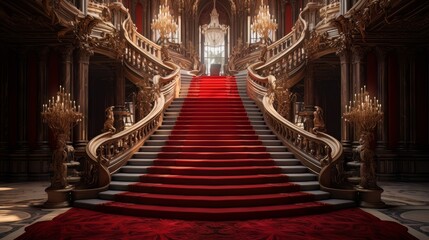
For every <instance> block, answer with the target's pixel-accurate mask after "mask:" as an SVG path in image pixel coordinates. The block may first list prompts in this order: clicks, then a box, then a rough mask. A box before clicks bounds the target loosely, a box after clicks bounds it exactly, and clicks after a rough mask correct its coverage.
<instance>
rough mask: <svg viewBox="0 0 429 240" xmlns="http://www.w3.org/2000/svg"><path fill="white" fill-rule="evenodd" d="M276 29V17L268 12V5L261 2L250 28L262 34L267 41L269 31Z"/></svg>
mask: <svg viewBox="0 0 429 240" xmlns="http://www.w3.org/2000/svg"><path fill="white" fill-rule="evenodd" d="M276 29H277V23H276V19H275V18H274V16H271V14H270V7H269V6H268V5H264V4H263V3H262V2H261V5H260V6H259V12H258V15H256V17H255V20H254V21H253V24H252V30H253V31H254V32H256V33H258V34H259V35H260V36H262V39H263V40H264V41H265V42H266V43H267V42H268V41H269V34H270V32H274V31H275V30H276Z"/></svg>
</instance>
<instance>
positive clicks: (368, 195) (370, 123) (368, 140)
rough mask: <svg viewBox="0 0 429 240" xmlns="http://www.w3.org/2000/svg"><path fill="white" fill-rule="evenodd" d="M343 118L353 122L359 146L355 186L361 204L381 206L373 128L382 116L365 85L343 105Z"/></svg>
mask: <svg viewBox="0 0 429 240" xmlns="http://www.w3.org/2000/svg"><path fill="white" fill-rule="evenodd" d="M343 117H344V120H345V121H346V122H350V123H353V124H355V126H356V127H357V132H358V134H359V133H360V137H359V144H360V145H359V146H357V147H356V149H354V152H356V154H357V156H359V158H360V162H361V164H360V183H359V185H358V186H357V188H358V190H359V191H360V192H361V195H360V196H361V201H362V202H361V205H362V206H368V207H381V206H384V203H383V202H382V201H381V192H382V191H383V190H382V189H381V188H380V187H378V186H377V183H376V174H375V169H376V167H375V160H374V156H375V135H374V130H375V127H376V126H377V124H378V123H379V122H380V121H381V119H382V118H383V112H382V110H381V104H380V103H379V102H378V100H377V99H376V98H375V97H374V98H371V97H370V96H369V93H368V92H367V91H366V86H364V87H363V88H361V89H360V91H359V92H358V93H355V94H354V97H353V102H352V101H350V102H349V105H346V106H345V112H344V114H343Z"/></svg>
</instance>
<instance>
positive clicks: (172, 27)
mask: <svg viewBox="0 0 429 240" xmlns="http://www.w3.org/2000/svg"><path fill="white" fill-rule="evenodd" d="M151 27H152V30H155V31H159V34H160V42H161V43H163V42H164V41H165V39H167V36H168V35H169V34H171V33H174V32H175V31H176V30H177V24H176V23H175V22H174V19H173V16H171V14H170V7H169V6H168V5H167V0H166V1H165V3H164V4H161V5H159V13H158V16H157V17H156V18H155V19H153V20H152V24H151Z"/></svg>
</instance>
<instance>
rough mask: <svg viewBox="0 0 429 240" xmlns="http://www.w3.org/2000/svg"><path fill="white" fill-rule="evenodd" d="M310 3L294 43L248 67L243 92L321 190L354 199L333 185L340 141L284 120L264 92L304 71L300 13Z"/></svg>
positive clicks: (303, 32) (352, 194)
mask: <svg viewBox="0 0 429 240" xmlns="http://www.w3.org/2000/svg"><path fill="white" fill-rule="evenodd" d="M310 4H311V3H309V4H307V6H306V8H305V9H304V10H303V11H302V12H301V14H300V16H299V22H297V25H296V26H297V29H296V30H297V31H299V32H300V36H299V37H298V38H297V42H295V43H293V45H292V46H291V47H290V48H288V49H287V50H286V51H285V52H284V53H282V54H279V55H278V56H276V57H274V58H272V59H271V60H270V61H268V62H266V63H264V62H258V63H254V64H252V65H250V66H249V68H248V77H247V92H248V95H249V96H250V97H251V98H252V99H253V100H255V102H256V103H257V105H258V106H259V107H260V108H261V110H262V112H263V115H264V119H265V122H266V123H267V124H268V126H269V127H270V129H271V130H272V131H273V132H274V133H275V134H276V135H277V136H278V137H279V138H280V139H281V140H282V142H283V143H284V145H285V146H287V147H288V149H289V150H290V151H292V152H293V153H294V154H295V156H296V157H297V158H298V159H300V160H301V162H302V163H303V164H304V165H305V166H307V167H308V168H309V169H310V170H311V171H312V172H314V173H316V174H318V176H319V183H320V185H321V189H323V190H326V191H329V192H330V193H331V194H332V196H333V197H339V198H346V199H354V197H355V194H356V191H355V190H346V189H339V188H336V184H337V183H339V182H340V181H339V180H340V172H338V176H337V175H336V173H333V172H335V170H336V169H337V167H339V166H340V165H341V164H342V160H343V148H342V144H341V143H340V142H339V141H338V140H337V139H335V138H334V137H332V136H329V135H327V134H324V133H317V134H314V133H310V132H308V131H305V130H303V129H301V128H299V127H297V126H296V125H295V124H293V123H292V122H290V121H288V120H287V119H285V118H284V117H283V116H281V115H280V114H279V113H278V112H277V111H276V110H275V108H274V106H273V96H272V95H271V94H268V89H269V88H270V87H271V88H272V87H273V84H274V83H275V81H276V80H277V79H279V78H280V79H282V80H284V81H288V82H287V83H288V84H287V86H289V87H291V86H293V85H294V84H295V82H297V81H298V80H301V76H299V73H300V72H304V71H303V70H304V67H305V63H306V59H305V48H304V40H305V39H306V37H308V24H307V22H306V21H305V20H304V18H303V16H302V15H303V14H305V13H306V11H308V9H309V8H311V7H312V6H309V5H310ZM297 76H299V77H297ZM337 180H338V181H337Z"/></svg>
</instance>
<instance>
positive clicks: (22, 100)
mask: <svg viewBox="0 0 429 240" xmlns="http://www.w3.org/2000/svg"><path fill="white" fill-rule="evenodd" d="M17 80H18V89H19V91H20V94H18V96H17V105H16V108H17V109H18V111H17V112H18V116H17V127H18V129H17V133H18V137H17V144H18V149H19V150H22V151H26V150H28V149H27V148H28V141H27V121H28V119H27V117H28V116H27V114H28V99H27V97H28V94H27V92H28V90H27V87H28V84H27V83H28V81H27V50H26V49H21V50H20V52H19V62H18V79H17Z"/></svg>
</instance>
